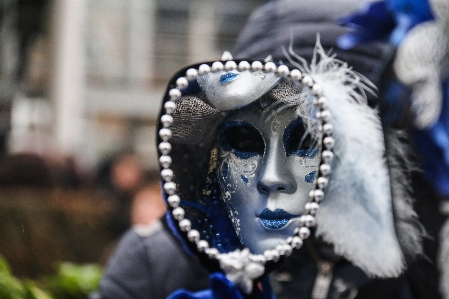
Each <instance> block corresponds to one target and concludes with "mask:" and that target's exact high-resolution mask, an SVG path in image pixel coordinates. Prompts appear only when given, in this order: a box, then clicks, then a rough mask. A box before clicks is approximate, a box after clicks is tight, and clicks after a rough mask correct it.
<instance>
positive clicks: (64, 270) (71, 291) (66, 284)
mask: <svg viewBox="0 0 449 299" xmlns="http://www.w3.org/2000/svg"><path fill="white" fill-rule="evenodd" d="M101 275H102V270H101V268H100V267H99V266H97V265H94V264H87V265H76V264H73V263H61V264H60V265H59V266H58V268H57V273H56V274H54V275H50V276H46V277H43V278H41V279H39V280H38V281H31V280H20V279H18V278H16V277H14V276H13V275H12V273H11V270H10V267H9V264H8V262H7V261H6V260H5V259H4V258H3V257H2V256H1V255H0V299H87V297H88V294H89V293H91V292H93V291H96V290H97V289H98V286H99V283H100V279H101Z"/></svg>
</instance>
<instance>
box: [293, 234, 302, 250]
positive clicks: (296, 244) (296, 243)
mask: <svg viewBox="0 0 449 299" xmlns="http://www.w3.org/2000/svg"><path fill="white" fill-rule="evenodd" d="M303 243H304V242H303V241H302V239H301V238H300V237H297V236H295V237H293V238H292V247H293V248H296V249H299V248H301V247H302V244H303Z"/></svg>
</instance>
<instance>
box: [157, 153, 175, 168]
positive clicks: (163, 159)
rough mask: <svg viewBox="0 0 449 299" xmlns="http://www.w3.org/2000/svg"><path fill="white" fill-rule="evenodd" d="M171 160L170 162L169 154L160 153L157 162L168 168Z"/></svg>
mask: <svg viewBox="0 0 449 299" xmlns="http://www.w3.org/2000/svg"><path fill="white" fill-rule="evenodd" d="M171 162H172V159H171V157H170V156H167V155H162V156H160V157H159V163H160V164H161V166H162V167H164V168H169V167H170V165H171Z"/></svg>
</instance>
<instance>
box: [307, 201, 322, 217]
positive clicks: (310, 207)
mask: <svg viewBox="0 0 449 299" xmlns="http://www.w3.org/2000/svg"><path fill="white" fill-rule="evenodd" d="M305 208H306V211H307V213H310V214H312V215H314V214H315V213H316V211H318V209H319V208H320V205H319V204H318V203H316V202H308V203H306V206H305Z"/></svg>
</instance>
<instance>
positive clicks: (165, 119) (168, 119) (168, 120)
mask: <svg viewBox="0 0 449 299" xmlns="http://www.w3.org/2000/svg"><path fill="white" fill-rule="evenodd" d="M161 123H162V125H163V126H164V127H165V128H168V127H170V126H171V125H172V124H173V116H171V115H168V114H165V115H162V116H161Z"/></svg>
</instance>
